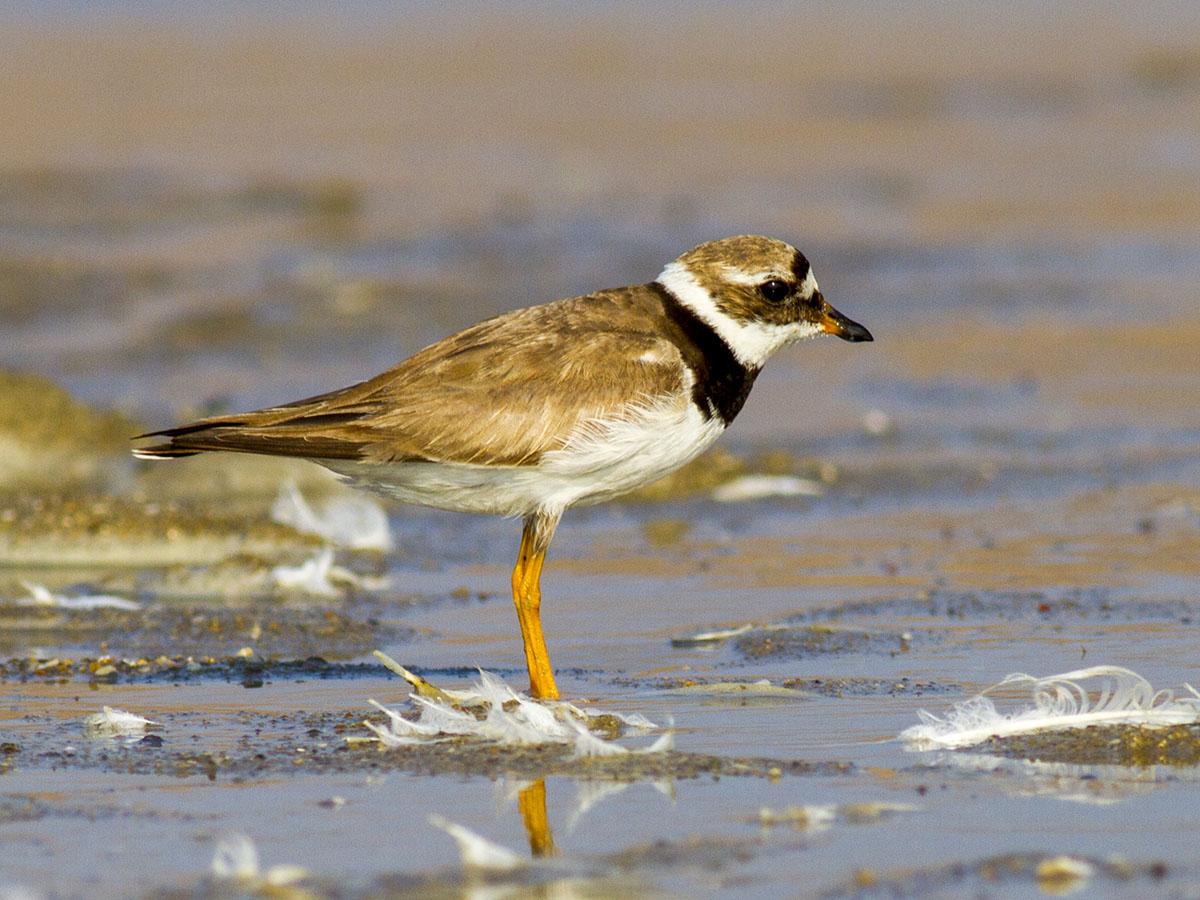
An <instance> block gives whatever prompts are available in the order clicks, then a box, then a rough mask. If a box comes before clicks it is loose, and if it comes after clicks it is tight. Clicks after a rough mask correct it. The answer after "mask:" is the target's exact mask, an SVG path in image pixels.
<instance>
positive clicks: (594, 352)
mask: <svg viewBox="0 0 1200 900" xmlns="http://www.w3.org/2000/svg"><path fill="white" fill-rule="evenodd" d="M820 334H832V335H836V336H837V337H839V338H842V339H843V340H846V341H850V342H861V341H871V340H873V338H872V336H871V333H870V332H869V331H868V330H867V329H866V328H865V327H863V326H862V325H860V324H858V323H857V322H855V321H853V320H851V319H849V318H847V317H846V316H845V315H843V314H842V313H840V312H838V311H837V310H836V309H834V308H833V307H832V306H830V305H829V303H827V302H826V300H825V298H824V296H823V295H822V293H821V290H820V288H819V287H818V285H817V281H816V279H815V278H814V276H813V272H812V268H811V267H810V265H809V262H808V259H807V258H806V257H805V256H804V254H803V253H801V252H800V251H799V250H797V249H796V248H795V247H793V246H792V245H791V244H788V243H786V242H784V241H780V240H775V239H772V238H768V237H762V236H758V235H738V236H735V237H729V238H724V239H721V240H714V241H709V242H706V243H702V244H700V245H698V246H696V247H693V248H692V249H690V250H688V251H687V252H686V253H684V254H683V255H681V256H680V257H678V258H677V259H675V260H674V261H672V262H670V263H668V264H667V265H666V266H665V267H664V268H663V270H662V272H661V273H660V274H659V275H658V277H657V278H655V279H654V280H653V281H651V282H649V283H646V284H641V285H635V286H630V287H619V288H610V289H606V290H600V291H596V292H594V293H590V294H586V295H583V296H579V297H572V298H569V299H565V300H557V301H554V302H551V303H545V304H542V305H537V306H530V307H526V308H522V309H517V310H513V311H511V312H507V313H503V314H501V315H499V316H496V317H494V318H490V319H486V320H484V321H482V322H479V323H477V324H475V325H472V326H470V327H468V328H466V329H464V330H462V331H459V332H458V333H456V334H453V335H450V336H449V337H446V338H443V339H442V340H440V341H437V342H436V343H434V344H432V345H430V346H428V347H426V348H425V349H423V350H421V351H419V352H417V353H416V354H415V355H413V356H411V357H409V358H408V359H406V360H404V361H403V362H401V363H399V364H398V365H396V366H394V367H392V368H390V369H388V370H387V371H385V372H383V373H382V374H379V375H377V376H375V377H374V378H371V379H369V380H367V381H363V382H360V383H358V384H354V385H351V386H350V387H346V388H342V389H340V390H335V391H332V392H330V393H325V394H320V395H318V396H315V397H309V398H307V399H304V400H298V401H295V402H292V403H285V404H283V405H280V406H272V407H269V408H265V409H260V410H256V411H253V412H247V413H238V414H232V415H218V416H211V417H209V418H203V419H199V420H198V421H194V422H191V423H189V424H185V425H179V426H176V427H173V428H166V429H163V430H161V431H153V432H148V433H146V434H142V435H138V436H137V439H144V438H159V439H162V438H165V439H166V440H165V441H160V442H158V443H155V444H153V445H151V446H145V447H141V448H138V449H135V450H134V451H133V453H134V454H135V455H136V456H137V457H139V458H142V459H171V458H175V457H184V456H191V455H193V454H196V453H204V452H210V451H222V450H226V451H235V452H239V453H258V454H268V455H271V456H289V457H301V458H304V459H307V460H310V461H312V462H315V463H318V464H320V465H322V466H324V467H326V468H327V469H330V470H332V471H333V472H334V473H336V474H338V475H340V476H342V477H343V478H344V479H347V480H349V481H350V482H352V483H354V484H355V485H356V486H359V487H364V488H367V489H369V490H373V491H375V492H377V493H381V494H383V495H385V496H389V497H392V498H395V499H398V500H400V501H403V502H406V503H415V504H420V505H424V506H431V507H436V508H440V509H449V510H457V511H461V512H472V513H493V514H500V515H504V516H509V517H517V516H519V517H521V518H522V520H523V529H522V533H521V544H520V549H519V551H518V554H517V560H516V564H515V566H514V568H513V573H512V595H513V602H514V604H515V606H516V610H517V619H518V622H519V624H520V629H521V635H522V640H523V643H524V649H525V658H526V663H527V666H528V670H529V680H530V688H529V693H530V695H531V696H533V697H535V698H538V699H542V700H549V699H555V698H558V697H559V691H558V687H557V684H556V683H555V680H554V673H553V670H552V668H551V665H550V659H549V655H548V652H547V650H546V642H545V637H544V634H543V631H542V622H541V584H540V583H541V572H542V566H543V563H544V561H545V558H546V553H547V550H548V549H549V546H550V542H551V539H552V538H553V536H554V533H555V530H556V528H557V527H558V524H559V521H560V519H561V518H562V515H563V513H564V512H565V511H566V510H567V509H568V508H570V507H574V506H581V505H588V504H594V503H600V502H603V501H606V500H610V499H612V498H614V497H617V496H619V495H621V494H624V493H627V492H629V491H631V490H634V489H636V488H639V487H642V486H644V485H647V484H649V483H651V482H653V481H656V480H657V479H659V478H661V477H662V476H664V475H666V474H667V473H669V472H671V471H673V470H675V469H677V468H679V467H680V466H682V465H684V464H685V463H687V462H688V461H690V460H692V459H694V458H695V457H696V456H698V455H699V454H700V453H701V452H702V451H704V450H705V449H706V448H707V447H709V446H710V445H711V444H712V443H713V441H715V440H716V439H717V437H719V436H720V435H721V433H722V432H724V431H725V429H726V428H727V427H728V426H729V425H730V423H731V422H733V420H734V418H735V417H736V416H737V414H738V412H739V411H740V410H741V409H742V407H743V405H744V404H745V402H746V398H747V396H748V395H749V393H750V389H751V387H753V385H754V380H755V378H756V377H757V376H758V373H759V372H760V371H761V370H762V367H763V364H764V363H765V362H766V360H767V358H768V357H769V356H770V355H771V354H772V353H774V352H775V351H776V350H778V349H780V348H781V347H784V346H786V345H788V344H791V343H793V342H795V341H798V340H801V339H804V338H810V337H815V336H817V335H820Z"/></svg>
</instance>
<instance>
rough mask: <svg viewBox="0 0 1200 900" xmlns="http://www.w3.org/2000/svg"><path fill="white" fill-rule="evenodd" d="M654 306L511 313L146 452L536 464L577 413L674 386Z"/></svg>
mask: <svg viewBox="0 0 1200 900" xmlns="http://www.w3.org/2000/svg"><path fill="white" fill-rule="evenodd" d="M661 316H662V313H661V303H660V301H658V299H657V297H656V296H655V295H654V294H653V292H651V291H648V290H647V289H645V288H620V289H616V290H612V291H603V292H601V293H598V294H592V295H589V296H587V297H577V298H573V299H571V300H560V301H558V302H557V303H550V304H546V305H545V306H535V307H530V308H528V309H521V310H516V311H514V312H511V313H507V314H505V315H502V316H498V317H497V318H494V319H489V320H487V321H485V322H480V323H479V324H478V325H474V326H472V327H470V328H468V329H466V330H465V331H461V332H459V333H458V334H455V335H452V336H450V337H448V338H446V339H444V340H442V341H439V342H438V343H436V344H433V345H432V346H430V347H427V348H425V349H424V350H422V351H420V352H419V353H417V354H416V355H415V356H412V357H410V358H409V359H407V360H405V361H404V362H402V363H400V364H399V365H398V366H395V367H393V368H391V369H389V370H388V371H386V372H384V373H383V374H381V375H377V376H376V377H375V378H372V379H370V380H369V381H364V382H362V383H361V384H356V385H353V386H351V387H348V388H344V389H342V390H340V391H334V392H332V393H329V394H322V395H320V396H317V397H311V398H309V399H307V400H301V401H298V402H296V403H290V404H287V405H285V406H277V407H271V408H269V409H263V410H259V411H257V412H251V413H245V414H242V415H232V416H216V417H213V418H209V419H202V420H200V421H198V422H194V423H192V424H190V425H183V426H180V427H177V428H169V429H166V430H164V431H157V432H152V433H151V434H149V435H143V437H152V436H158V435H162V436H165V437H169V438H170V441H168V442H167V443H163V444H159V445H155V446H152V447H147V448H144V449H141V450H137V451H135V453H137V455H139V456H142V457H146V458H163V457H174V456H187V455H190V454H193V453H198V452H201V451H204V450H235V451H241V452H243V453H265V454H271V455H279V456H302V457H307V458H309V459H355V460H363V461H366V462H390V461H401V460H436V461H452V462H465V463H479V464H490V465H522V464H529V463H534V462H536V461H537V460H538V459H539V458H540V457H541V455H542V454H543V453H546V452H547V451H549V450H553V449H556V448H559V447H561V446H562V445H563V442H564V441H565V440H566V438H567V436H568V435H569V434H570V432H571V431H572V430H573V429H574V428H575V427H576V426H577V425H578V424H579V423H580V422H582V421H586V420H588V419H592V418H595V417H598V416H605V415H612V414H615V413H617V412H618V411H619V410H620V409H621V408H622V407H623V406H624V405H626V404H628V403H629V401H630V400H631V399H632V398H631V396H630V385H638V386H639V393H640V394H641V395H642V396H641V398H640V399H648V398H651V397H654V396H659V395H661V394H664V393H667V392H671V391H678V390H679V389H680V388H681V387H682V378H683V369H682V363H681V357H680V354H679V351H678V349H677V348H676V347H675V345H674V344H672V343H671V342H670V341H669V340H666V339H665V338H663V337H662V331H661V330H660V329H658V328H656V325H658V324H659V323H660V321H661Z"/></svg>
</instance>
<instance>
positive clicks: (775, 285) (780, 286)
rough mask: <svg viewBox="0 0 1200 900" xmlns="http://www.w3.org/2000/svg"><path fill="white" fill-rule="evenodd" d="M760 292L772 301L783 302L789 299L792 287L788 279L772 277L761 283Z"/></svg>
mask: <svg viewBox="0 0 1200 900" xmlns="http://www.w3.org/2000/svg"><path fill="white" fill-rule="evenodd" d="M758 292H759V293H760V294H762V295H763V298H764V299H765V300H767V301H768V302H770V303H781V302H782V301H783V300H785V299H787V296H788V294H790V293H791V292H792V288H791V286H790V285H789V284H788V283H787V282H786V281H780V280H779V279H778V278H772V279H771V280H770V281H764V282H763V283H762V284H760V285H759V286H758Z"/></svg>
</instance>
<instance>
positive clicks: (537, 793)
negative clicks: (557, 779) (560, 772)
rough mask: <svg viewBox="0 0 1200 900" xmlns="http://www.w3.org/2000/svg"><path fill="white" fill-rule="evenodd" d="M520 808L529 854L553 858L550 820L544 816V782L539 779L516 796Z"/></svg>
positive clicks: (553, 848) (552, 837)
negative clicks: (527, 839)
mask: <svg viewBox="0 0 1200 900" xmlns="http://www.w3.org/2000/svg"><path fill="white" fill-rule="evenodd" d="M517 805H518V806H519V807H520V808H521V819H522V821H524V822H525V834H526V836H527V837H528V838H529V852H530V853H532V854H533V855H534V856H554V855H555V854H556V853H558V848H556V847H555V846H554V835H553V834H551V833H550V820H549V819H548V818H547V816H546V780H545V779H544V778H539V779H538V780H537V781H535V782H534V783H533V784H531V785H529V787H527V788H523V789H522V790H521V793H520V794H519V795H517Z"/></svg>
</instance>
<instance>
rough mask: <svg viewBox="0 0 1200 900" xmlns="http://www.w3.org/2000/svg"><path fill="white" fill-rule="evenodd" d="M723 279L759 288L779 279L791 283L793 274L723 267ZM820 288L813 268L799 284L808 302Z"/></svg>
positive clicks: (801, 293) (802, 295)
mask: <svg viewBox="0 0 1200 900" xmlns="http://www.w3.org/2000/svg"><path fill="white" fill-rule="evenodd" d="M721 277H722V278H724V279H725V280H726V281H728V282H729V283H730V284H742V285H746V286H747V287H758V285H760V284H763V283H764V282H767V281H770V280H771V279H772V278H777V279H779V280H780V281H791V279H792V273H790V272H788V273H787V274H781V273H779V272H747V271H746V270H745V269H739V268H738V267H737V266H722V267H721ZM818 290H820V288H818V287H817V279H815V278H813V273H812V268H811V267H810V268H809V270H808V274H807V275H805V276H804V280H803V281H802V282H800V284H799V291H800V296H801V297H803V298H804V299H805V300H808V299H809V298H811V297H812V295H813V294H814V293H816V292H817V291H818Z"/></svg>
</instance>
